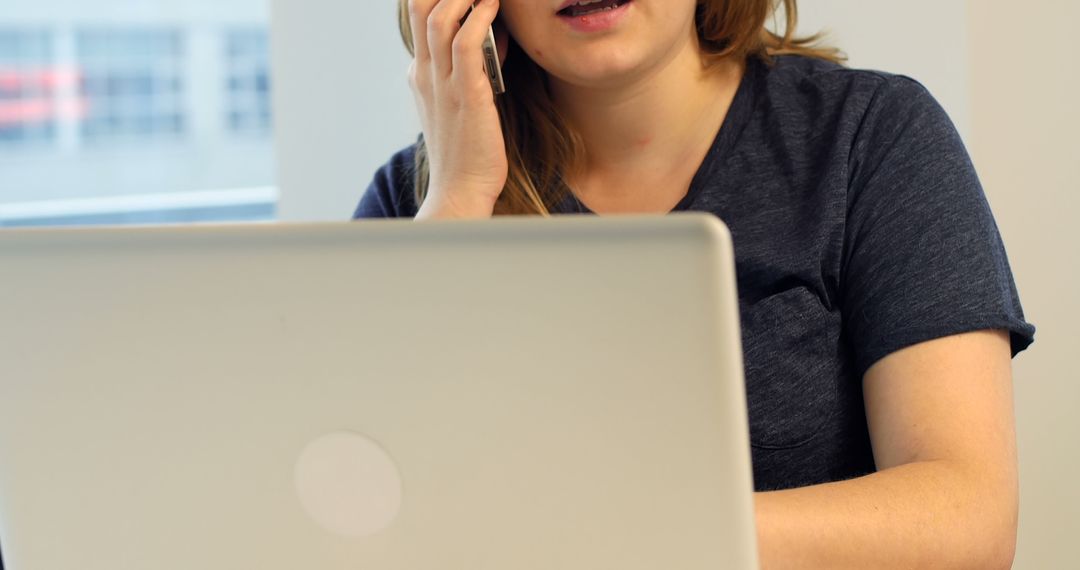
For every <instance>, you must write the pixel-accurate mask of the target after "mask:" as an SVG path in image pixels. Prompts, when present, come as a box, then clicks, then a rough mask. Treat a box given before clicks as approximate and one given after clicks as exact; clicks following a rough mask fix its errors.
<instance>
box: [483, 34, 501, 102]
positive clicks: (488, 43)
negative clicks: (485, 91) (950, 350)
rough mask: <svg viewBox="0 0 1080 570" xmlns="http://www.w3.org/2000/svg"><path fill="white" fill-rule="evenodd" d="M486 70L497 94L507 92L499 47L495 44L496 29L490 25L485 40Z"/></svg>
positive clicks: (492, 87)
mask: <svg viewBox="0 0 1080 570" xmlns="http://www.w3.org/2000/svg"><path fill="white" fill-rule="evenodd" d="M484 71H486V72H487V76H488V81H490V82H491V90H492V91H494V92H495V94H496V95H502V94H503V93H506V83H505V82H503V74H502V62H500V61H499V48H498V47H496V46H495V30H494V29H493V28H492V27H490V26H488V34H487V38H486V39H485V40H484Z"/></svg>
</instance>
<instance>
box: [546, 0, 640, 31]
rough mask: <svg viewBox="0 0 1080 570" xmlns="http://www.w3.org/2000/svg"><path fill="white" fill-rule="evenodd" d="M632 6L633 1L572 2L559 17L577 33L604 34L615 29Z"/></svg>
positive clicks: (585, 0) (576, 0) (594, 0)
mask: <svg viewBox="0 0 1080 570" xmlns="http://www.w3.org/2000/svg"><path fill="white" fill-rule="evenodd" d="M632 4H633V0H572V1H570V2H567V3H566V4H564V5H563V8H562V9H560V10H559V11H558V12H557V15H558V16H559V18H560V19H561V20H562V21H563V22H565V23H566V24H567V25H569V26H570V27H571V28H572V29H573V30H574V31H576V32H579V33H595V32H603V31H607V30H611V29H613V28H615V26H617V25H618V24H619V22H621V21H622V19H623V18H624V17H625V16H626V15H627V13H628V12H629V10H630V6H631V5H632Z"/></svg>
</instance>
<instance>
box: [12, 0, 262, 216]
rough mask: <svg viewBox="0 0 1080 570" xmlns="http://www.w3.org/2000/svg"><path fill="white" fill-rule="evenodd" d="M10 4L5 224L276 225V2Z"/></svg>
mask: <svg viewBox="0 0 1080 570" xmlns="http://www.w3.org/2000/svg"><path fill="white" fill-rule="evenodd" d="M0 3H2V4H4V8H3V10H0V228H3V227H11V226H52V225H98V224H127V223H138V224H148V223H186V222H210V221H214V222H227V221H258V220H269V219H272V218H273V217H274V216H275V210H276V204H277V189H276V188H275V177H274V172H275V168H274V155H273V147H272V136H271V135H272V133H273V127H272V123H273V120H272V117H271V109H270V93H269V91H270V84H271V79H270V56H269V53H268V51H269V50H268V45H267V44H268V37H269V32H268V24H269V13H268V12H269V2H267V1H266V0H185V1H184V2H176V1H173V0H139V2H136V3H134V4H133V3H132V2H131V0H79V1H78V2H72V1H70V0H34V1H33V2H6V3H4V2H2V0H0Z"/></svg>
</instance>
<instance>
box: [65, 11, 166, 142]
mask: <svg viewBox="0 0 1080 570" xmlns="http://www.w3.org/2000/svg"><path fill="white" fill-rule="evenodd" d="M76 46H77V48H76V49H77V53H78V61H79V67H80V68H81V69H82V74H83V76H82V85H81V93H82V95H83V97H84V98H85V100H86V103H87V112H86V117H85V118H84V119H83V121H82V137H83V140H84V141H85V142H86V143H87V144H100V143H109V142H117V141H128V142H146V141H151V140H175V139H178V138H180V137H181V136H183V135H184V132H185V115H184V90H183V87H184V80H183V77H182V75H181V66H182V64H183V55H184V45H183V39H182V37H181V34H180V32H179V31H176V30H152V29H146V30H125V29H111V30H95V31H82V32H79V34H78V40H77V42H76Z"/></svg>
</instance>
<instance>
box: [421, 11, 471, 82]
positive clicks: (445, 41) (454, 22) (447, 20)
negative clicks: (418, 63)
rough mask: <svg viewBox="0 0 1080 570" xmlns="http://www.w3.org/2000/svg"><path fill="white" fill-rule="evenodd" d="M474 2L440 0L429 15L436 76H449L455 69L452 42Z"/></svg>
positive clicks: (428, 29) (429, 41) (432, 56)
mask: <svg viewBox="0 0 1080 570" xmlns="http://www.w3.org/2000/svg"><path fill="white" fill-rule="evenodd" d="M472 3H473V0H438V1H437V2H436V4H435V7H434V8H433V9H432V10H431V14H430V15H429V16H428V20H427V43H428V48H429V51H430V52H431V62H432V64H433V65H434V70H433V71H434V73H435V76H436V77H443V78H445V77H449V76H450V74H451V73H453V71H454V59H453V54H452V53H451V44H452V43H453V41H454V37H455V36H457V34H458V31H459V30H460V29H461V20H462V18H464V17H465V14H467V13H468V12H469V8H470V7H472Z"/></svg>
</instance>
